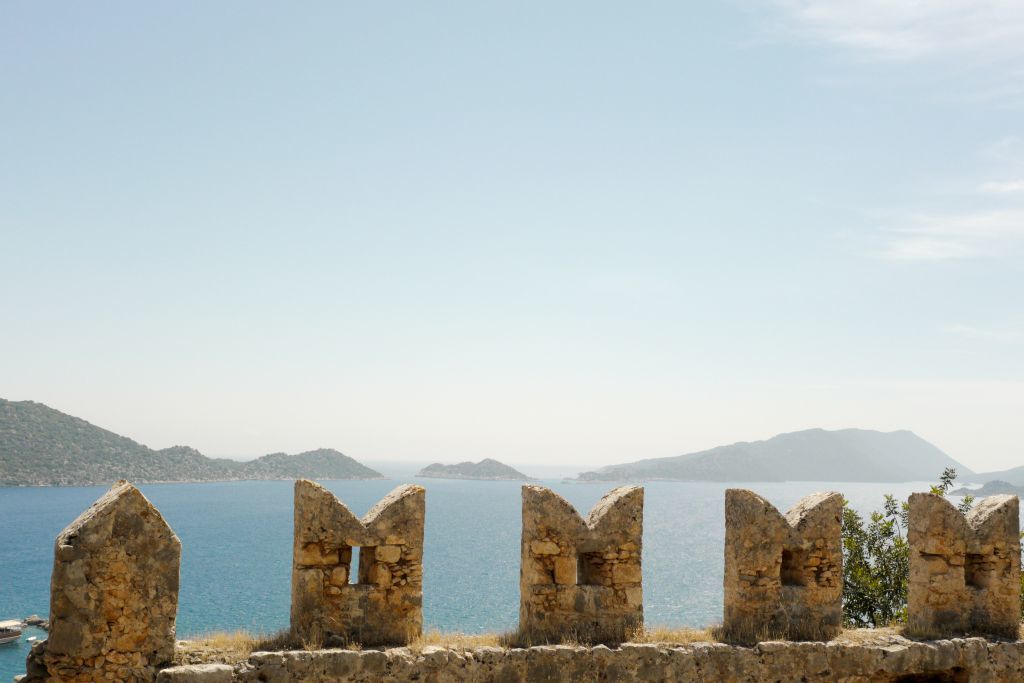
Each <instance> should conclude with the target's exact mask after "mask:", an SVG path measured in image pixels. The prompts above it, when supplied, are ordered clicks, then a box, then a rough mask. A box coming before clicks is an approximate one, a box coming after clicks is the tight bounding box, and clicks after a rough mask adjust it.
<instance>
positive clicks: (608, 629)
mask: <svg viewBox="0 0 1024 683" xmlns="http://www.w3.org/2000/svg"><path fill="white" fill-rule="evenodd" d="M643 509H644V491H643V489H642V488H640V487H638V486H623V487H621V488H617V489H615V490H614V491H612V492H610V493H609V494H608V495H606V496H605V497H604V498H602V499H601V500H600V501H599V502H598V503H597V505H595V506H594V509H593V510H591V512H590V514H589V515H588V516H587V519H585V520H584V519H583V518H581V517H580V515H579V513H577V512H576V509H575V508H573V506H572V505H570V504H569V502H568V501H566V500H565V499H564V498H562V497H561V496H559V495H558V494H557V493H555V492H554V491H552V490H551V489H548V488H545V487H543V486H524V487H523V531H522V559H521V564H520V579H519V593H520V598H519V632H520V634H521V637H523V638H524V639H526V640H529V641H541V642H543V641H547V640H552V639H554V640H557V639H560V638H563V637H566V636H568V635H576V636H577V637H578V638H581V639H584V640H595V641H618V642H621V641H623V640H626V639H627V638H628V636H629V634H630V632H631V631H632V630H633V629H636V628H638V627H640V626H642V625H643V619H644V607H643V574H642V572H641V565H640V551H641V546H642V544H643Z"/></svg>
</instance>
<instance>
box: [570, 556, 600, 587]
mask: <svg viewBox="0 0 1024 683" xmlns="http://www.w3.org/2000/svg"><path fill="white" fill-rule="evenodd" d="M604 564H605V559H604V553H600V552H596V553H580V554H579V557H578V558H577V560H576V585H578V586H603V585H604V584H605V581H604V574H605V572H604Z"/></svg>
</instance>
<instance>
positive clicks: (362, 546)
mask: <svg viewBox="0 0 1024 683" xmlns="http://www.w3.org/2000/svg"><path fill="white" fill-rule="evenodd" d="M425 505H426V494H425V491H424V489H423V487H422V486H413V485H405V486H399V487H398V488H396V489H395V490H394V491H392V492H391V493H389V494H388V495H387V496H386V497H384V498H383V499H382V500H381V501H380V502H378V503H377V504H376V505H374V506H373V508H372V509H371V510H370V511H369V512H368V513H367V514H366V516H365V517H363V519H361V520H360V519H359V518H358V517H356V516H355V515H354V514H352V512H351V511H349V509H348V508H347V507H345V505H344V504H343V503H342V502H341V501H339V500H338V499H337V498H335V497H334V495H333V494H332V493H331V492H330V491H328V490H327V489H325V488H324V487H322V486H320V485H319V484H316V483H314V482H312V481H307V480H304V479H300V480H299V481H296V482H295V537H294V548H293V555H292V560H293V561H292V606H291V629H292V634H293V635H294V636H295V637H296V638H298V639H300V640H306V641H309V642H312V643H324V644H327V645H331V644H332V643H337V644H344V643H349V642H358V643H361V644H363V645H379V644H384V645H392V644H403V643H407V642H409V640H411V639H413V638H415V637H417V636H418V635H419V634H420V633H421V631H422V629H423V523H424V516H425V513H426V507H425ZM353 548H359V564H358V566H357V567H356V566H352V565H353V561H352V557H353V552H352V549H353Z"/></svg>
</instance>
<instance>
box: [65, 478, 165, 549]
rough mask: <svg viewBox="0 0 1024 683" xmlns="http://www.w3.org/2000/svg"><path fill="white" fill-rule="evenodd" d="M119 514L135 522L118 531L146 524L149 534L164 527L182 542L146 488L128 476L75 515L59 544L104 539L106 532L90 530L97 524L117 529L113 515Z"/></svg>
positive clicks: (123, 525) (132, 529) (124, 525)
mask: <svg viewBox="0 0 1024 683" xmlns="http://www.w3.org/2000/svg"><path fill="white" fill-rule="evenodd" d="M118 515H122V516H125V517H126V518H130V519H131V520H132V521H131V523H126V524H122V525H121V526H120V527H119V529H118V531H121V532H132V531H135V530H136V529H141V528H142V527H143V525H145V526H147V527H149V530H147V533H153V530H154V529H156V530H159V529H161V528H162V529H164V530H166V534H167V535H168V536H169V537H170V538H171V539H173V541H174V542H175V543H178V544H179V545H180V541H178V537H177V536H176V535H175V534H174V531H173V530H172V529H171V527H170V526H169V525H168V524H167V522H166V520H164V518H163V515H161V514H160V511H159V510H157V509H156V507H154V506H153V504H152V503H150V502H149V499H148V498H146V496H144V495H142V491H140V490H139V489H137V488H135V486H133V485H132V484H130V483H128V482H127V481H125V480H124V479H122V480H120V481H118V482H117V483H115V484H114V485H113V486H111V487H110V490H109V491H107V492H106V493H104V494H103V495H102V496H101V497H100V498H99V499H98V500H97V501H96V502H95V503H93V504H92V505H90V506H89V507H88V508H87V509H86V510H85V511H84V512H82V514H80V515H79V516H78V517H77V518H75V520H74V521H73V522H71V524H68V525H67V526H66V527H64V530H63V531H61V532H60V533H59V534H58V535H57V545H58V546H60V545H82V544H86V545H88V544H90V543H91V542H93V541H96V540H102V538H101V537H102V536H103V534H99V535H94V534H90V533H88V532H89V531H90V530H92V529H94V528H97V527H102V529H103V530H106V531H110V530H111V529H112V528H113V523H112V521H111V518H112V517H115V516H118ZM108 527H109V528H108Z"/></svg>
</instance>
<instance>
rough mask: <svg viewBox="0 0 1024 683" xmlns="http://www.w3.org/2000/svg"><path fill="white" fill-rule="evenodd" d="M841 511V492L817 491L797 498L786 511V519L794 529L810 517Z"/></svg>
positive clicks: (839, 513)
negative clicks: (794, 503)
mask: <svg viewBox="0 0 1024 683" xmlns="http://www.w3.org/2000/svg"><path fill="white" fill-rule="evenodd" d="M842 513H843V494H841V493H839V492H837V491H819V492H817V493H812V494H811V495H809V496H804V497H803V498H801V499H800V500H798V501H797V503H796V505H794V506H793V507H791V508H790V509H789V512H787V513H786V521H787V522H789V525H790V526H791V527H793V528H794V529H795V528H797V527H799V526H800V525H801V524H803V523H805V522H806V521H808V520H809V519H811V518H820V515H841V514H842Z"/></svg>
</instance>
